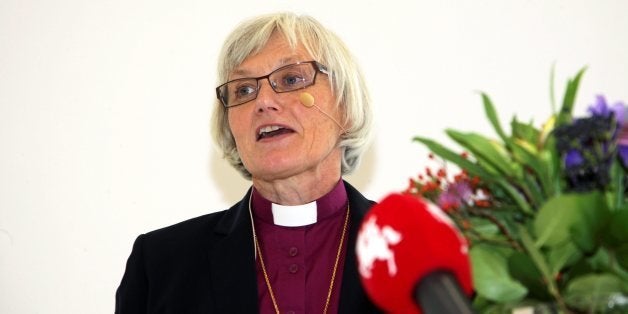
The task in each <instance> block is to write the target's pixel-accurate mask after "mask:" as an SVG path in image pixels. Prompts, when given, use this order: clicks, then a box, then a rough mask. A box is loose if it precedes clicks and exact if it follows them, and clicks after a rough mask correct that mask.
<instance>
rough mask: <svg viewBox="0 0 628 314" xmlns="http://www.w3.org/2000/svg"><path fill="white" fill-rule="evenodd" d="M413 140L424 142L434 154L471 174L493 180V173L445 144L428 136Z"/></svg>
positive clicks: (417, 137)
mask: <svg viewBox="0 0 628 314" xmlns="http://www.w3.org/2000/svg"><path fill="white" fill-rule="evenodd" d="M413 141H415V142H419V143H422V144H423V145H425V146H427V148H428V149H429V150H430V151H431V152H433V153H434V154H436V155H438V156H440V157H442V158H443V159H445V160H449V161H451V162H453V163H454V164H456V165H457V166H458V167H460V168H462V169H465V170H466V171H468V172H469V174H470V175H474V176H478V177H480V178H482V179H484V180H486V181H492V180H493V175H492V174H491V173H490V172H489V171H487V170H486V169H484V168H482V167H481V166H478V165H477V164H475V163H473V162H471V161H470V160H468V159H466V158H462V156H460V154H458V153H455V152H454V151H452V150H450V149H448V148H446V147H445V146H443V145H441V144H438V143H436V142H435V141H433V140H430V139H428V138H424V137H419V136H416V137H414V138H413Z"/></svg>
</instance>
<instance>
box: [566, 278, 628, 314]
mask: <svg viewBox="0 0 628 314" xmlns="http://www.w3.org/2000/svg"><path fill="white" fill-rule="evenodd" d="M622 285H623V284H622V281H621V279H619V278H618V277H617V276H615V275H613V274H608V273H606V274H589V275H584V276H581V277H578V278H574V279H573V280H571V281H570V282H569V284H568V285H567V288H566V289H565V294H564V297H565V302H566V303H567V305H569V306H570V307H571V308H573V309H576V310H579V311H583V312H587V313H602V312H603V311H604V309H606V306H607V304H608V301H609V298H610V297H612V296H613V295H617V294H621V293H622V290H623V289H622Z"/></svg>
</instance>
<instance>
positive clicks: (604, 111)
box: [587, 95, 626, 127]
mask: <svg viewBox="0 0 628 314" xmlns="http://www.w3.org/2000/svg"><path fill="white" fill-rule="evenodd" d="M595 100H596V102H595V104H593V105H590V106H589V108H588V109H587V111H588V112H589V113H590V114H591V115H593V116H601V117H604V118H608V117H609V116H610V115H611V113H612V114H613V115H614V116H615V121H617V124H618V126H620V127H621V126H622V125H623V123H624V112H625V108H626V105H624V103H622V102H621V101H618V102H616V103H615V104H613V106H611V107H609V105H608V103H607V102H606V98H604V96H603V95H597V96H596V97H595Z"/></svg>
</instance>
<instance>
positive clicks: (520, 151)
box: [511, 139, 552, 201]
mask: <svg viewBox="0 0 628 314" xmlns="http://www.w3.org/2000/svg"><path fill="white" fill-rule="evenodd" d="M512 144H513V145H512V146H511V149H512V154H513V158H515V159H516V160H517V161H519V163H521V164H523V165H526V166H527V167H529V168H530V170H532V172H533V174H534V179H535V181H538V182H539V184H540V185H541V188H542V191H543V195H542V197H537V198H536V199H537V200H539V201H543V200H545V197H546V196H548V195H550V193H551V191H552V187H551V186H552V182H551V178H550V177H548V174H549V173H550V172H549V169H548V168H549V167H551V164H548V163H547V162H546V160H544V159H543V158H541V152H539V151H537V150H536V148H535V147H534V146H532V145H531V144H530V143H529V142H526V141H524V140H519V139H516V140H514V141H513V142H512ZM528 185H530V184H529V183H528Z"/></svg>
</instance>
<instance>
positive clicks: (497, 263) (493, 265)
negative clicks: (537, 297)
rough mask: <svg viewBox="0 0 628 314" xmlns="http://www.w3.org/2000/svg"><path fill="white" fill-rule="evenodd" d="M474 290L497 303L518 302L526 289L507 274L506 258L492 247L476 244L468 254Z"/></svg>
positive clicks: (525, 292) (526, 291)
mask: <svg viewBox="0 0 628 314" xmlns="http://www.w3.org/2000/svg"><path fill="white" fill-rule="evenodd" d="M469 256H470V257H471V265H472V271H473V281H474V285H475V289H476V291H477V293H478V294H479V295H481V296H482V297H484V298H486V299H488V300H491V301H495V302H499V303H505V302H513V301H519V300H521V299H523V298H524V297H525V295H526V294H527V293H528V289H527V288H526V287H525V286H523V285H522V284H521V283H519V282H517V281H515V280H514V279H513V278H512V277H510V274H509V272H508V261H507V257H506V256H504V255H502V254H499V253H498V252H496V251H495V250H494V247H492V246H489V245H482V244H478V245H475V246H473V247H472V248H471V251H470V253H469Z"/></svg>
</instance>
